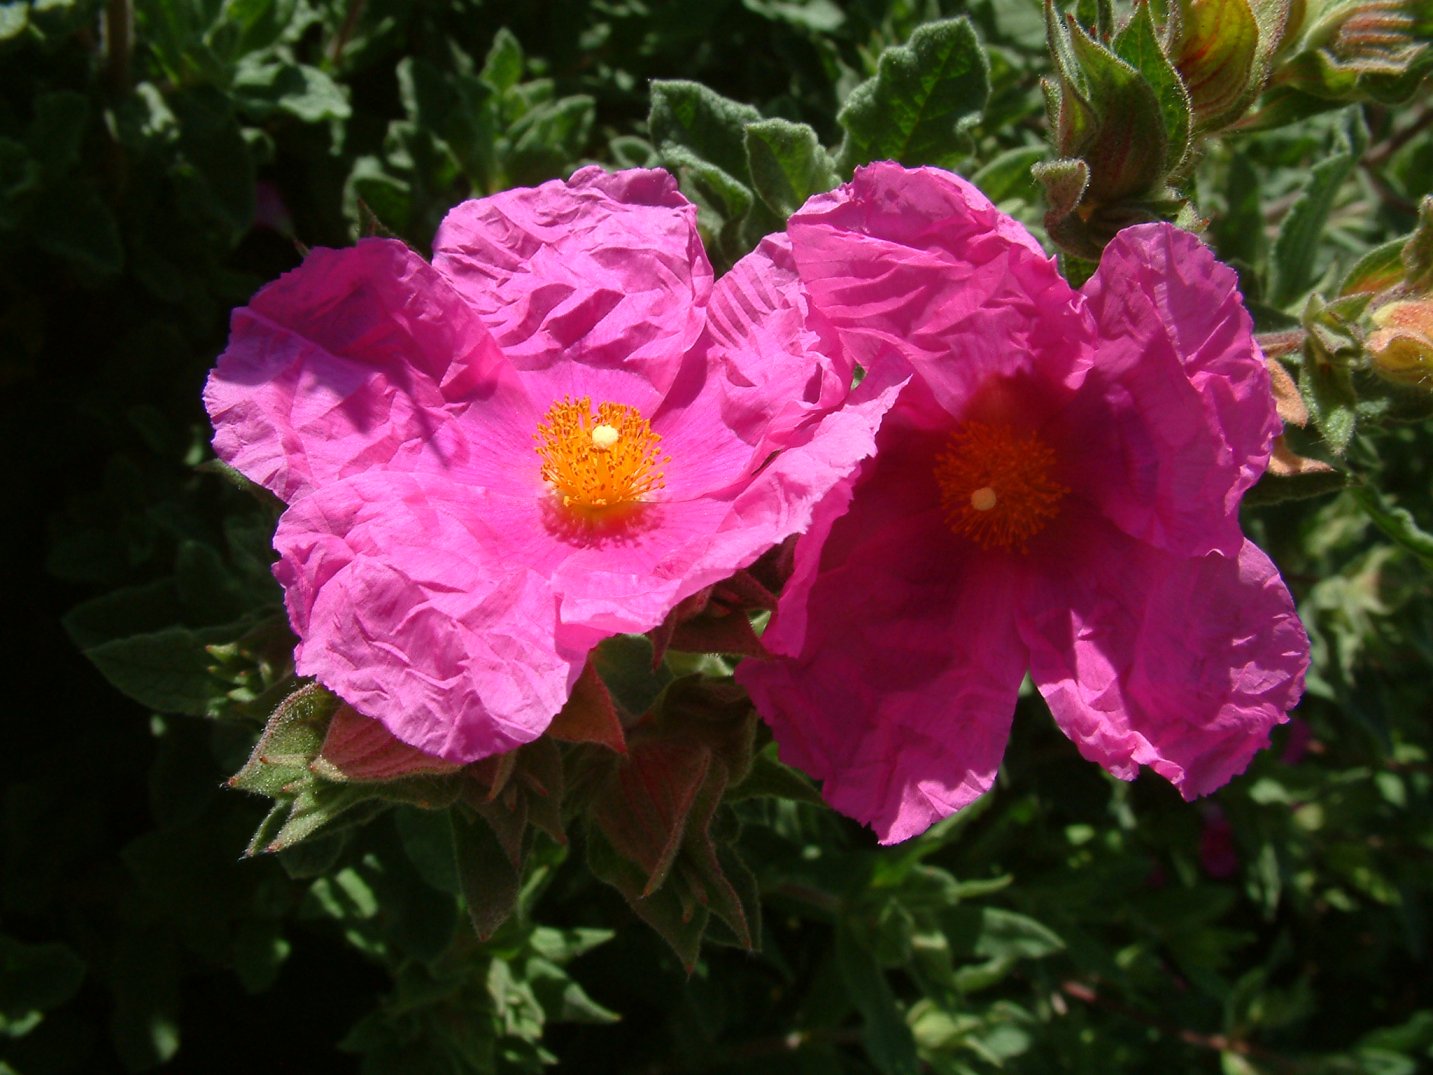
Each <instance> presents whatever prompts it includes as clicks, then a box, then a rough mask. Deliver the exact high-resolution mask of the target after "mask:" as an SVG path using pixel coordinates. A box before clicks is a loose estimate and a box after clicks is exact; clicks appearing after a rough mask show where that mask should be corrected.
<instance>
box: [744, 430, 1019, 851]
mask: <svg viewBox="0 0 1433 1075" xmlns="http://www.w3.org/2000/svg"><path fill="white" fill-rule="evenodd" d="M938 449H939V442H938V441H937V440H935V439H934V438H929V437H927V438H921V439H915V438H907V439H906V440H904V441H902V440H895V441H892V440H891V439H890V438H889V436H888V435H887V432H886V431H885V430H883V433H882V442H881V445H880V448H879V449H878V452H877V454H876V456H875V457H874V458H873V459H871V460H869V461H868V462H867V463H866V464H865V465H864V467H863V469H862V473H861V476H860V478H859V479H858V480H857V481H856V482H854V483H852V484H853V487H854V497H853V498H852V499H851V501H850V508H849V510H848V511H846V512H845V513H844V514H842V515H840V516H839V517H837V518H834V519H832V518H831V515H830V514H829V513H828V511H827V509H826V507H825V505H823V507H822V508H821V509H820V510H819V511H818V518H817V522H816V525H815V526H813V528H812V531H811V532H810V533H809V534H808V535H806V536H804V537H802V538H801V539H800V540H798V542H797V546H796V559H797V566H796V577H794V578H793V582H794V581H796V578H802V579H804V583H803V584H802V585H799V586H797V587H796V588H795V589H793V588H792V587H791V586H788V587H787V589H786V590H785V591H784V592H783V594H782V597H781V601H780V604H779V605H778V607H777V611H776V614H775V615H774V617H773V619H772V621H771V624H770V626H769V627H768V628H767V631H766V634H765V635H764V636H763V639H762V641H763V643H764V644H765V645H766V647H767V648H768V649H769V650H770V651H771V652H773V653H774V654H777V655H778V656H777V657H776V658H775V659H773V660H770V661H753V660H747V661H743V662H742V663H741V664H740V665H739V666H738V667H737V671H736V676H737V679H738V681H739V682H741V683H742V684H743V685H744V686H745V687H746V688H747V690H748V691H749V692H750V693H751V696H752V700H753V701H754V702H755V703H756V706H757V710H758V712H760V713H761V715H762V716H763V717H764V718H765V719H766V720H767V722H768V723H769V724H771V726H772V728H773V729H774V731H775V733H776V738H777V741H778V742H779V744H780V748H781V755H782V758H783V760H784V761H786V762H788V763H789V764H792V765H794V766H796V767H797V768H800V769H802V770H804V771H805V772H807V773H809V774H810V775H811V776H813V777H815V778H816V779H818V780H821V781H823V782H824V787H823V793H824V795H825V797H826V799H827V801H828V802H829V803H831V805H832V806H834V807H835V808H836V809H838V810H840V811H842V812H843V813H846V814H849V815H850V816H852V817H854V818H856V819H858V820H860V821H863V822H865V823H866V824H869V825H870V826H871V827H872V828H874V829H875V831H876V833H877V835H878V836H879V837H880V840H881V842H882V843H895V842H897V841H900V840H904V839H907V838H909V837H911V836H914V835H916V834H917V833H920V832H923V831H924V830H925V829H926V828H927V827H929V826H930V825H931V824H932V823H933V822H935V821H937V820H939V819H940V818H942V817H945V816H947V815H949V814H952V813H954V812H955V811H956V810H959V809H960V808H961V807H963V806H965V805H967V804H968V803H970V802H972V801H973V800H975V799H976V798H978V797H979V796H980V795H982V794H983V793H984V792H985V791H987V790H988V789H989V788H990V786H991V784H992V783H993V781H994V779H995V774H996V771H997V769H998V768H999V765H1000V758H1001V756H1002V754H1003V753H1004V749H1005V742H1006V739H1007V737H1008V734H1009V729H1010V720H1011V715H1012V714H1013V712H1014V709H1015V699H1016V694H1017V693H1018V690H1019V687H1020V681H1021V679H1022V678H1023V676H1024V671H1025V661H1026V653H1025V648H1024V646H1023V645H1021V643H1020V640H1019V638H1018V637H1017V636H1016V633H1015V627H1014V622H1013V618H1012V616H1011V614H1010V597H1011V591H1012V588H1013V587H1015V586H1016V585H1017V580H1015V579H1014V578H1012V576H1011V575H1010V574H1008V573H1007V572H1005V571H1003V570H1001V566H1002V565H1001V564H994V565H993V567H992V565H991V564H987V563H985V562H984V561H983V560H982V559H981V558H979V557H969V558H953V557H952V556H951V545H952V542H953V540H954V539H953V538H952V535H951V534H950V531H949V530H948V529H947V527H946V525H945V522H944V519H943V518H942V516H941V513H940V509H939V506H938V504H936V503H935V502H934V482H933V480H932V478H931V467H932V466H933V464H934V456H935V452H936V451H937V450H938ZM850 491H851V490H849V489H848V488H847V487H844V486H843V487H838V488H837V490H836V491H835V492H834V493H833V494H832V500H833V501H834V503H835V504H836V505H837V506H838V508H839V506H840V504H841V503H842V501H844V500H845V498H846V496H847V495H848V492H850ZM816 560H819V568H817V567H816V566H815V565H814V564H813V561H816Z"/></svg>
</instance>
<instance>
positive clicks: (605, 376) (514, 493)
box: [205, 168, 894, 762]
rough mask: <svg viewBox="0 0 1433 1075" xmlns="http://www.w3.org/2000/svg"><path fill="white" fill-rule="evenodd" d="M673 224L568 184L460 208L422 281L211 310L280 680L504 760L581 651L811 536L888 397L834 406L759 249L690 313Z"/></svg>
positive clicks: (209, 395)
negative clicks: (273, 525) (269, 544)
mask: <svg viewBox="0 0 1433 1075" xmlns="http://www.w3.org/2000/svg"><path fill="white" fill-rule="evenodd" d="M695 217H696V214H695V210H694V208H693V206H692V205H691V204H690V203H688V202H687V201H686V200H685V199H684V198H683V197H682V196H681V195H680V194H678V193H677V191H676V187H675V184H674V182H673V181H672V179H671V177H670V176H668V175H667V174H666V173H664V172H657V171H631V172H623V173H619V174H616V175H608V174H605V173H603V172H602V171H600V170H599V169H596V168H589V169H584V170H583V171H581V172H579V173H577V175H575V176H573V178H572V179H571V180H570V181H569V182H567V183H561V182H553V183H547V184H544V185H543V186H541V187H537V188H535V189H528V190H514V191H509V192H507V193H504V194H499V195H496V196H494V197H490V198H484V199H480V200H477V201H470V202H465V203H464V204H462V205H460V206H458V207H457V208H456V209H454V210H453V211H452V212H451V213H450V214H449V215H448V217H447V219H446V220H445V221H444V222H443V225H442V227H441V229H440V230H439V232H438V237H437V240H436V243H435V248H436V254H435V257H434V260H433V263H432V264H431V265H430V264H429V263H428V262H426V261H424V260H423V259H422V258H420V257H419V256H418V255H417V254H415V253H413V252H412V251H411V250H409V249H408V248H407V247H405V246H404V245H403V244H402V243H399V242H394V241H390V240H382V239H368V240H364V241H363V242H360V243H359V244H358V245H357V246H356V247H354V248H352V249H347V250H315V251H313V252H312V253H311V254H310V255H309V256H308V257H307V258H306V259H305V261H304V263H303V264H302V266H300V267H299V268H298V269H296V270H294V271H293V272H291V273H288V274H287V275H285V276H284V277H282V278H281V279H279V280H278V281H276V282H275V283H273V284H271V285H269V286H268V287H266V288H264V289H263V290H262V291H260V292H259V293H258V294H257V295H256V296H255V297H254V299H253V300H252V301H251V302H250V304H249V305H248V306H246V307H244V308H242V309H240V310H237V311H236V312H235V314H234V317H233V324H232V330H231V335H230V340H229V345H228V348H227V350H226V351H225V352H224V354H223V355H222V356H221V357H220V359H219V362H218V365H217V368H216V369H215V370H214V372H213V374H212V375H211V376H210V379H209V384H208V386H207V388H206V390H205V403H206V405H207V407H208V409H209V413H210V416H211V417H212V419H213V422H214V428H215V437H214V446H215V449H216V451H217V452H218V453H219V455H220V456H221V457H222V458H223V459H225V460H226V461H228V462H229V463H230V464H232V465H233V466H235V467H237V468H238V469H239V470H240V471H242V472H243V473H245V474H247V475H248V476H249V477H250V478H252V479H254V480H255V481H258V482H261V483H262V484H264V485H265V486H267V487H268V488H269V489H271V490H273V491H274V492H275V493H276V494H278V495H279V496H280V497H281V498H283V499H284V500H285V501H286V502H287V503H288V505H289V507H288V510H287V511H286V512H285V513H284V515H283V517H282V519H281V520H280V522H279V527H278V532H277V534H276V535H275V538H274V544H275V547H276V548H277V550H278V552H279V555H280V558H279V562H278V564H277V565H276V566H275V569H274V573H275V575H276V576H277V577H278V579H279V581H280V582H281V583H282V584H283V587H284V591H285V600H286V602H287V606H288V612H289V618H290V621H291V622H292V624H293V627H294V629H295V631H296V632H297V633H298V635H299V638H300V640H301V642H300V644H299V646H298V648H297V650H296V651H295V658H296V663H297V668H298V671H299V672H300V673H301V674H303V675H306V676H314V677H316V678H317V679H318V680H319V681H320V682H322V683H323V684H324V685H325V686H327V687H328V688H329V689H331V690H333V691H334V692H336V693H337V694H339V695H340V696H341V697H343V698H344V699H345V700H346V701H347V702H349V704H351V705H352V706H353V707H354V708H355V709H356V710H358V711H359V712H360V713H363V714H366V715H368V716H372V717H376V718H377V719H379V720H381V721H382V722H383V723H384V724H385V725H387V726H388V728H389V729H391V730H392V732H393V733H394V734H395V735H396V736H397V737H398V738H399V739H401V740H403V741H404V742H407V743H410V744H412V745H414V746H416V747H418V748H420V749H422V750H424V751H426V752H428V753H429V754H433V755H437V756H440V757H442V758H446V759H450V760H453V761H459V762H466V761H471V760H474V759H477V758H481V757H485V756H487V755H490V754H494V753H498V752H501V751H505V750H509V749H512V748H513V747H516V746H518V745H520V744H522V743H525V742H528V741H530V740H532V739H534V738H536V737H537V736H538V735H540V734H541V733H542V732H543V730H544V729H545V728H546V727H547V725H548V723H549V722H550V721H551V719H552V717H553V716H554V714H556V713H557V711H558V710H559V709H560V708H561V706H562V705H563V702H564V701H565V700H566V698H567V697H568V694H569V692H570V690H571V688H572V686H573V684H574V682H575V681H576V679H577V676H578V675H579V673H580V672H581V670H582V666H583V662H584V660H585V658H586V655H587V653H588V652H589V651H590V650H591V649H592V647H593V646H594V645H595V644H596V643H597V642H598V641H600V640H601V639H602V638H604V637H606V636H608V635H611V634H614V633H617V632H638V631H646V630H649V629H651V628H652V627H654V626H656V625H657V624H659V623H660V622H661V621H662V619H663V617H664V616H665V615H666V614H667V612H668V611H669V610H670V609H671V608H672V607H673V606H674V605H676V604H677V602H679V601H681V600H682V599H683V598H685V597H688V596H689V595H691V594H693V593H695V592H697V591H698V590H700V589H702V588H703V587H705V586H709V585H711V584H712V583H714V582H717V581H720V580H721V579H723V578H725V577H727V576H728V575H730V574H731V573H732V572H733V571H735V570H736V569H738V568H740V567H743V566H745V565H747V564H749V563H750V562H751V561H752V560H754V559H755V558H756V557H757V556H759V555H760V554H761V553H762V552H763V551H764V550H766V549H768V548H770V547H771V546H772V545H773V544H775V543H777V542H779V541H781V540H782V539H784V538H785V537H787V536H789V535H791V534H793V533H795V532H797V531H799V530H802V529H804V528H805V527H806V526H807V525H808V523H809V521H810V518H811V512H812V508H813V506H814V504H815V503H816V502H817V501H818V500H819V498H820V497H821V496H822V495H823V494H824V493H825V492H826V491H827V490H828V489H830V488H831V487H832V485H833V484H834V483H835V482H836V481H838V480H840V479H841V478H843V477H844V476H846V475H847V474H848V473H849V472H850V471H851V470H852V469H853V468H854V467H855V466H856V464H857V463H858V461H859V460H860V459H861V458H863V457H864V456H865V455H867V454H869V452H870V451H871V450H872V446H873V437H874V430H875V428H876V426H877V425H878V424H879V416H880V414H881V413H882V412H883V410H884V408H885V407H886V406H888V405H889V404H890V402H892V401H893V400H894V388H888V389H887V390H886V391H885V392H884V394H882V392H881V391H880V390H879V386H875V387H873V388H872V389H871V390H868V391H867V390H863V391H862V393H861V394H860V395H859V396H858V397H854V398H853V399H851V400H850V401H847V400H846V387H847V386H848V385H849V384H850V374H851V369H850V367H849V365H847V366H845V367H841V366H840V364H839V363H833V362H832V361H830V360H828V359H826V358H824V357H823V355H822V352H821V351H820V350H818V349H817V347H816V345H817V343H818V338H817V335H816V332H815V329H814V328H813V327H812V326H811V325H810V324H808V318H807V316H806V310H805V299H804V297H803V294H802V292H801V290H800V288H799V286H798V284H797V281H796V277H795V274H794V270H793V268H792V266H791V263H790V257H789V248H788V247H787V245H786V244H785V240H784V239H772V240H769V241H767V242H766V243H764V244H763V245H762V247H761V248H760V249H758V250H757V251H756V252H755V253H754V254H752V255H750V256H749V257H747V258H746V259H744V260H743V261H742V262H741V263H739V264H738V265H737V266H736V267H735V268H734V269H733V270H732V271H731V272H730V273H728V274H727V275H726V276H725V277H724V278H723V279H722V281H721V282H720V283H719V284H717V285H716V286H715V289H713V283H712V271H711V267H710V264H709V263H708V261H707V259H706V256H705V254H704V253H703V251H702V247H701V242H700V240H699V238H698V236H697V232H696V226H695ZM828 350H829V349H828ZM836 403H842V404H848V405H843V406H841V407H840V408H836V407H835V406H834V405H835V404H836Z"/></svg>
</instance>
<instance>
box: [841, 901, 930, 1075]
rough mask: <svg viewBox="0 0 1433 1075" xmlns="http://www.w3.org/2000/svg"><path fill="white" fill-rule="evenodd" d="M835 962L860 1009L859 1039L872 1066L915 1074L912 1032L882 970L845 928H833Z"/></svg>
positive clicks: (898, 1074)
mask: <svg viewBox="0 0 1433 1075" xmlns="http://www.w3.org/2000/svg"><path fill="white" fill-rule="evenodd" d="M836 965H837V966H838V967H839V968H840V971H841V980H842V981H843V982H844V983H845V986H846V992H847V993H848V994H849V996H850V998H851V1001H852V1003H854V1004H855V1005H856V1010H857V1011H859V1012H860V1013H861V1020H862V1028H861V1038H862V1042H863V1044H864V1045H865V1047H866V1052H867V1053H868V1054H869V1055H870V1057H871V1062H872V1063H873V1064H875V1066H876V1069H877V1070H878V1071H880V1072H882V1073H884V1075H916V1073H917V1072H918V1071H919V1070H920V1061H919V1059H918V1058H917V1055H916V1041H915V1035H913V1034H912V1033H911V1028H910V1026H909V1025H907V1023H906V1020H905V1016H904V1014H903V1013H902V1012H901V1009H900V1008H899V1007H898V1006H897V1004H896V997H895V994H894V993H893V992H891V987H890V984H889V983H888V982H887V981H886V973H885V970H884V969H883V968H882V967H881V965H880V964H879V963H878V962H877V961H876V957H875V956H874V954H872V952H871V951H870V950H869V949H868V948H866V947H865V946H864V945H862V944H861V942H860V940H859V939H858V938H857V937H855V936H854V935H853V934H852V932H851V930H850V929H849V928H841V929H837V931H836Z"/></svg>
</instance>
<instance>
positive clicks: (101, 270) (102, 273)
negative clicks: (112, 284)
mask: <svg viewBox="0 0 1433 1075" xmlns="http://www.w3.org/2000/svg"><path fill="white" fill-rule="evenodd" d="M31 212H32V216H31V221H30V226H31V227H32V228H33V231H34V235H35V241H36V243H37V244H38V245H39V247H40V249H42V250H44V251H46V252H47V253H50V254H53V255H54V256H56V257H59V258H63V259H65V260H66V261H68V262H70V264H71V265H73V266H74V267H75V268H76V269H78V270H79V271H81V272H83V273H86V274H89V275H92V276H96V277H108V276H113V275H114V274H116V273H118V272H119V271H120V269H121V268H122V267H123V265H124V247H123V245H122V244H121V243H120V236H119V225H118V223H117V222H116V221H115V217H114V213H113V211H112V210H111V209H110V207H109V205H108V203H106V202H105V200H104V199H103V198H101V197H100V196H99V195H98V194H97V193H95V192H94V191H93V190H90V189H89V188H88V187H84V186H80V185H78V184H76V183H73V182H68V183H62V184H59V185H57V186H54V187H47V188H44V189H43V190H42V192H41V194H40V197H39V198H38V199H36V201H35V204H34V208H33V209H32V211H31Z"/></svg>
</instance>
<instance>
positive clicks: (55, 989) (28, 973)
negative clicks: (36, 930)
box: [0, 934, 85, 1024]
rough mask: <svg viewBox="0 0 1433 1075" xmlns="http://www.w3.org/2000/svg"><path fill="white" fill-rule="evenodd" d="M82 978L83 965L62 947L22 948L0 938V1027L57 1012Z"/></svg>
mask: <svg viewBox="0 0 1433 1075" xmlns="http://www.w3.org/2000/svg"><path fill="white" fill-rule="evenodd" d="M84 977H85V965H84V962H83V961H82V960H81V959H80V958H79V956H77V955H75V954H74V952H72V951H70V949H69V948H67V947H66V946H65V945H63V944H26V943H24V942H23V941H17V940H15V939H14V938H12V937H8V936H6V935H5V934H0V1023H9V1024H13V1023H16V1022H19V1021H21V1020H23V1019H26V1018H27V1017H30V1016H32V1015H34V1014H38V1013H42V1012H47V1011H50V1010H51V1009H53V1008H58V1007H59V1006H60V1005H61V1004H63V1003H65V1001H67V1000H69V999H70V998H71V997H72V996H74V995H75V993H77V992H78V991H79V988H80V983H81V982H82V981H84Z"/></svg>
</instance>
